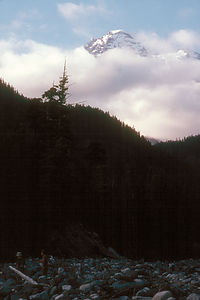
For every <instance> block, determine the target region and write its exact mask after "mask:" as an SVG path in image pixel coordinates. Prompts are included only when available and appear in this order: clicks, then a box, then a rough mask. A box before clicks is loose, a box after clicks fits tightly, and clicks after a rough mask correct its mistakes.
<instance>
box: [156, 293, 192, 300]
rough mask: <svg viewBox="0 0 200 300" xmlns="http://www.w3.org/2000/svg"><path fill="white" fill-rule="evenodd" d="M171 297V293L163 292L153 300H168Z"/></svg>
mask: <svg viewBox="0 0 200 300" xmlns="http://www.w3.org/2000/svg"><path fill="white" fill-rule="evenodd" d="M170 297H172V293H171V292H170V291H162V292H158V293H157V294H155V295H154V296H153V299H152V300H167V299H168V298H170ZM190 300H191V299H190Z"/></svg>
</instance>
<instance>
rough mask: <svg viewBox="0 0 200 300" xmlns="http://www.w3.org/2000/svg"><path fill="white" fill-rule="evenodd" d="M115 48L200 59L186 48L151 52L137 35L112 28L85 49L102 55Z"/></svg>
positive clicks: (168, 56) (155, 56) (96, 54)
mask: <svg viewBox="0 0 200 300" xmlns="http://www.w3.org/2000/svg"><path fill="white" fill-rule="evenodd" d="M114 48H129V49H131V50H133V53H135V54H137V55H140V56H153V57H154V58H160V59H163V60H170V59H178V60H180V59H185V58H192V59H200V54H199V53H198V52H195V51H188V50H185V49H177V51H175V52H172V53H165V54H159V53H157V54H151V55H150V54H149V53H150V51H148V49H146V48H145V47H144V46H143V45H142V44H141V43H140V42H139V41H137V39H136V37H135V36H132V35H131V34H129V33H126V32H124V31H122V30H112V31H109V32H108V33H107V34H105V35H103V36H102V37H100V38H96V39H94V38H92V39H91V40H90V42H88V43H87V44H86V45H85V49H86V50H87V51H88V52H89V53H90V54H92V55H94V56H100V55H102V54H103V53H105V52H106V51H108V50H110V49H114Z"/></svg>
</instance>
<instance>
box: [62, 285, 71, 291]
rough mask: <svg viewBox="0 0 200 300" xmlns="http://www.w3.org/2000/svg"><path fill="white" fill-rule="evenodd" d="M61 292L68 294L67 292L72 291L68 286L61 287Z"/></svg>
mask: <svg viewBox="0 0 200 300" xmlns="http://www.w3.org/2000/svg"><path fill="white" fill-rule="evenodd" d="M62 290H63V292H69V291H71V290H72V286H71V285H69V284H68V285H63V286H62Z"/></svg>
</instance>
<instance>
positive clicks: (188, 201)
mask: <svg viewBox="0 0 200 300" xmlns="http://www.w3.org/2000/svg"><path fill="white" fill-rule="evenodd" d="M0 112H1V113H0V131H1V143H0V163H1V168H0V189H1V195H2V198H1V199H2V201H1V214H0V224H1V235H0V244H1V248H0V258H1V259H3V258H5V257H9V256H13V253H16V252H17V251H18V250H19V249H20V251H23V252H24V253H26V254H27V255H38V253H39V251H40V250H41V248H48V246H49V243H50V240H49V236H51V237H52V235H51V233H52V232H59V236H60V239H58V240H57V242H58V244H59V243H60V247H61V246H62V247H63V243H64V242H63V239H65V238H66V240H67V239H68V240H69V239H70V237H71V235H68V234H67V235H66V227H69V224H70V223H71V222H72V221H73V222H74V223H78V224H79V223H82V224H84V225H85V224H86V226H87V228H89V231H91V232H96V233H97V234H99V236H100V237H101V239H102V240H103V244H104V245H107V246H111V247H112V248H114V249H116V251H117V252H118V253H119V254H121V255H124V256H129V257H148V258H153V257H154V258H155V257H160V258H166V257H167V258H169V257H171V258H172V257H173V258H177V257H182V256H191V255H193V254H194V251H193V250H194V243H199V242H200V238H199V236H198V235H197V234H195V232H197V229H198V228H199V225H200V221H199V218H196V217H195V219H194V218H193V214H192V213H193V212H194V211H197V212H198V211H199V209H200V204H199V201H198V197H199V194H200V192H199V180H197V179H198V176H196V174H193V169H190V166H189V165H188V164H185V163H184V162H182V161H181V160H177V159H176V158H175V157H173V156H172V155H169V154H166V153H165V152H164V151H162V149H159V148H156V147H155V148H154V147H152V146H151V144H150V143H149V142H147V141H146V140H145V139H144V137H141V136H140V134H139V133H137V132H136V131H135V130H133V129H132V128H130V127H128V126H126V125H125V124H124V123H121V122H120V121H119V120H117V119H116V118H113V117H111V116H110V115H109V114H108V113H104V112H103V111H101V110H99V109H94V108H91V107H89V106H88V107H85V106H80V105H77V106H75V107H73V106H63V105H60V104H59V103H57V102H56V101H55V102H49V103H48V102H45V103H42V102H41V100H40V99H34V100H30V99H25V98H23V97H22V96H19V95H18V94H17V93H15V92H13V91H12V90H10V89H9V87H7V86H5V85H4V84H2V85H0ZM70 233H71V232H70ZM57 236H58V235H57ZM76 236H77V235H74V236H73V238H76ZM54 237H55V236H54ZM77 238H78V239H81V240H82V237H79V236H77ZM49 247H50V246H49ZM58 248H59V246H58ZM74 248H76V249H75V250H77V247H75V246H74ZM62 249H64V248H62ZM50 250H51V249H48V252H51V251H50ZM75 250H74V255H76V253H77V252H76V251H75ZM55 251H57V249H55ZM62 253H63V250H62ZM84 253H85V252H84ZM63 254H64V253H63ZM94 254H95V253H94ZM66 255H69V253H68V252H67V251H66ZM71 255H72V256H73V251H72V252H70V256H71Z"/></svg>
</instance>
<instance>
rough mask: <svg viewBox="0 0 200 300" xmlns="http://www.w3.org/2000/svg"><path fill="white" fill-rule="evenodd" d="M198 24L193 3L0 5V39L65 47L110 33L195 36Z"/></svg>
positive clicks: (23, 1)
mask: <svg viewBox="0 0 200 300" xmlns="http://www.w3.org/2000/svg"><path fill="white" fill-rule="evenodd" d="M70 4H71V6H70ZM72 4H73V5H74V6H72ZM65 9H66V11H68V14H65ZM199 20H200V1H199V0H176V1H174V0H167V1H164V0H125V1H124V0H105V1H101V0H84V1H65V0H59V1H56V0H34V1H33V0H17V1H13V0H1V1H0V35H1V37H3V38H6V37H8V36H9V35H16V36H17V37H18V38H21V39H33V40H35V41H37V42H41V43H47V44H50V45H56V46H60V47H68V48H73V47H77V46H80V45H82V44H85V43H86V42H87V41H88V38H90V37H92V36H93V37H99V36H101V35H103V34H105V33H106V32H108V31H109V30H112V29H123V30H125V31H127V32H130V33H132V32H137V31H141V30H143V31H146V32H156V33H157V34H159V35H160V36H161V37H166V36H168V34H169V33H170V32H173V31H177V30H180V29H190V30H194V31H197V32H199V31H200V21H199Z"/></svg>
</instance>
